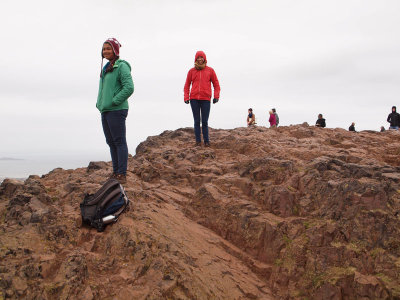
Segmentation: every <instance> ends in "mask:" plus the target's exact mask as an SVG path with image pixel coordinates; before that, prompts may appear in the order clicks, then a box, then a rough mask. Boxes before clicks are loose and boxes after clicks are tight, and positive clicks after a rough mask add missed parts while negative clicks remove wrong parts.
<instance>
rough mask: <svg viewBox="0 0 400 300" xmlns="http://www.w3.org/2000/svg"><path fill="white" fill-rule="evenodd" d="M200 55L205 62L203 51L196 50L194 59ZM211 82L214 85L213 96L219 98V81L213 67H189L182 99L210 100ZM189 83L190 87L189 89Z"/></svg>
mask: <svg viewBox="0 0 400 300" xmlns="http://www.w3.org/2000/svg"><path fill="white" fill-rule="evenodd" d="M199 56H201V57H203V58H204V61H205V63H207V58H206V54H205V53H204V52H203V51H197V53H196V57H195V59H194V61H195V62H196V60H197V58H198V57H199ZM211 83H212V84H213V86H214V98H216V99H219V92H220V90H221V88H220V87H219V82H218V78H217V75H216V74H215V71H214V69H213V68H210V67H208V66H206V67H205V68H204V69H203V70H197V69H196V68H191V69H190V70H189V72H188V74H187V77H186V82H185V87H184V88H183V91H184V95H185V96H184V101H186V100H190V99H196V100H208V101H210V100H211V95H212V92H211ZM190 84H191V85H192V88H191V89H190Z"/></svg>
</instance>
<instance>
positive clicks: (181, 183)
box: [0, 125, 400, 299]
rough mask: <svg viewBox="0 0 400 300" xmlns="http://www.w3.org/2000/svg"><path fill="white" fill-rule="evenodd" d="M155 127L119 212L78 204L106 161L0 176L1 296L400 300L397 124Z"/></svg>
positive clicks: (106, 170) (106, 169)
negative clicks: (104, 223)
mask: <svg viewBox="0 0 400 300" xmlns="http://www.w3.org/2000/svg"><path fill="white" fill-rule="evenodd" d="M210 136H211V141H212V146H211V147H210V148H204V147H194V137H193V131H192V129H189V128H186V129H179V130H176V131H166V132H164V133H162V134H161V135H159V136H154V137H149V138H148V139H147V140H146V141H145V142H143V143H141V144H140V145H139V146H138V147H137V150H136V155H135V156H134V157H130V158H129V172H128V182H127V184H126V190H127V193H128V195H129V197H130V199H131V200H132V201H133V203H132V205H131V207H130V210H129V211H128V212H127V213H125V214H124V215H123V216H122V217H121V218H120V220H119V221H118V222H117V223H116V224H113V225H111V226H108V227H107V228H106V230H105V232H103V233H97V232H96V230H94V229H90V228H87V227H83V226H82V225H81V219H80V212H79V203H80V202H81V201H82V199H83V196H84V194H85V193H86V192H94V191H96V190H97V189H98V188H99V187H100V185H101V184H102V183H104V182H105V180H106V179H107V177H108V175H109V174H110V172H111V167H110V163H104V162H93V163H91V164H90V165H89V166H88V167H87V168H80V169H76V170H63V169H55V170H53V171H52V172H50V173H49V174H46V175H44V176H42V177H41V178H40V177H38V176H30V177H29V178H28V179H27V180H26V181H25V182H19V181H15V180H10V179H6V180H5V181H4V182H3V183H2V184H1V187H0V299H1V298H5V299H7V298H12V299H15V298H21V299H400V278H399V276H400V220H399V212H400V159H399V154H400V134H399V133H398V132H384V133H377V132H358V133H355V132H347V131H344V130H341V129H321V128H315V127H308V126H306V125H298V126H290V127H281V128H277V129H267V128H261V127H259V128H238V129H234V130H211V131H210Z"/></svg>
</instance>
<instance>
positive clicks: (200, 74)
mask: <svg viewBox="0 0 400 300" xmlns="http://www.w3.org/2000/svg"><path fill="white" fill-rule="evenodd" d="M201 71H202V70H200V71H199V72H200V82H199V98H200V85H201Z"/></svg>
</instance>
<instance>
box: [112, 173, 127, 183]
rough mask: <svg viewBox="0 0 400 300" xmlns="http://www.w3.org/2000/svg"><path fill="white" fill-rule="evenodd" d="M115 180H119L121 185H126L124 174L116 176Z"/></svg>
mask: <svg viewBox="0 0 400 300" xmlns="http://www.w3.org/2000/svg"><path fill="white" fill-rule="evenodd" d="M114 178H115V179H117V180H118V181H119V183H121V184H125V183H126V175H124V174H115V177H114Z"/></svg>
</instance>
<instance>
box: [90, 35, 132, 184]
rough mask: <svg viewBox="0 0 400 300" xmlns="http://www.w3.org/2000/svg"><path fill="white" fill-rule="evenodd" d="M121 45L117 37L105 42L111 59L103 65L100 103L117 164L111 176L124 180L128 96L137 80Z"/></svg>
mask: <svg viewBox="0 0 400 300" xmlns="http://www.w3.org/2000/svg"><path fill="white" fill-rule="evenodd" d="M120 47H121V44H120V43H119V42H118V41H117V40H116V39H115V38H110V39H108V40H106V41H105V42H104V43H103V48H102V51H101V57H102V58H103V59H104V58H105V59H107V60H108V63H107V64H106V65H105V66H104V68H103V67H102V68H101V74H100V85H99V94H98V96H97V103H96V107H97V108H98V110H99V111H100V113H101V122H102V125H103V131H104V135H105V138H106V143H107V144H108V146H109V147H110V153H111V160H112V166H113V173H112V175H111V177H112V178H116V179H117V180H118V181H119V182H120V183H122V184H124V183H126V170H127V167H128V145H127V142H126V126H125V120H126V117H127V116H128V109H129V105H128V98H129V97H130V96H131V95H132V93H133V81H132V76H131V66H130V65H129V63H128V62H126V61H124V60H122V59H119V48H120ZM102 66H103V63H102Z"/></svg>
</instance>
